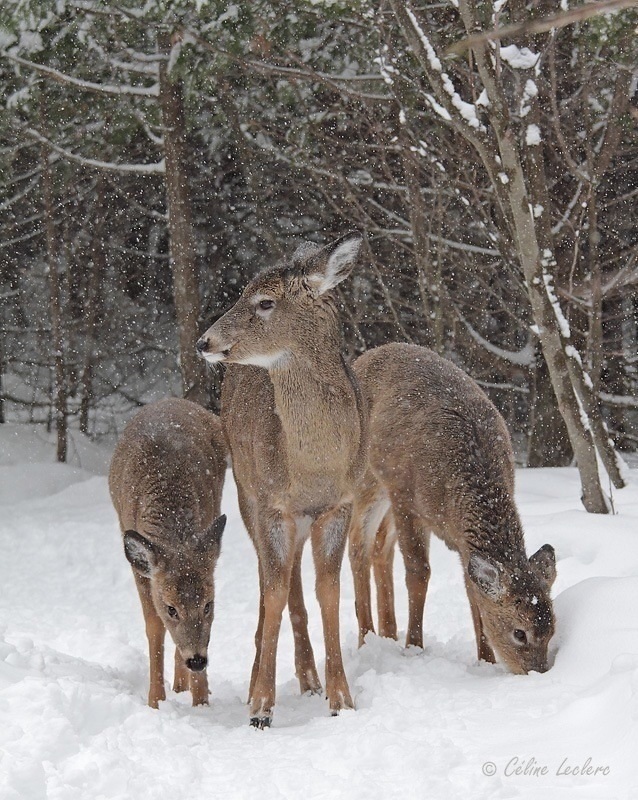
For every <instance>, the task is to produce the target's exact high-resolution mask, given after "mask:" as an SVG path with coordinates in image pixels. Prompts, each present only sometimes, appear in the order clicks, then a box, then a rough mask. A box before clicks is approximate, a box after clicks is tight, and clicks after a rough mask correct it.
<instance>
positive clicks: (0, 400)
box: [0, 309, 6, 425]
mask: <svg viewBox="0 0 638 800" xmlns="http://www.w3.org/2000/svg"><path fill="white" fill-rule="evenodd" d="M1 313H2V309H0V314H1ZM4 337H5V332H4V321H3V320H2V319H0V425H1V424H2V423H3V422H6V417H5V412H4V386H3V379H4V371H5V363H4Z"/></svg>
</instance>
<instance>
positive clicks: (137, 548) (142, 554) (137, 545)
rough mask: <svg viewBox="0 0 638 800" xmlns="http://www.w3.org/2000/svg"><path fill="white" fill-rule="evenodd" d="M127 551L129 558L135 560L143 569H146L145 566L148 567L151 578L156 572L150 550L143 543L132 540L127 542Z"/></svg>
mask: <svg viewBox="0 0 638 800" xmlns="http://www.w3.org/2000/svg"><path fill="white" fill-rule="evenodd" d="M126 550H127V552H128V554H129V556H130V557H131V558H132V559H133V561H136V562H138V563H139V565H140V567H141V568H142V569H143V568H144V566H147V567H148V575H149V576H150V575H152V574H153V572H154V571H155V567H154V564H153V557H152V555H151V553H150V551H149V550H148V548H147V547H144V545H143V544H142V542H139V541H137V540H136V539H133V538H130V539H128V540H127V542H126Z"/></svg>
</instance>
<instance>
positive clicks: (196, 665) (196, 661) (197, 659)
mask: <svg viewBox="0 0 638 800" xmlns="http://www.w3.org/2000/svg"><path fill="white" fill-rule="evenodd" d="M207 664H208V659H207V658H206V656H193V657H192V658H187V659H186V666H187V667H188V668H189V669H190V670H192V671H193V672H201V671H202V670H203V669H206V665H207Z"/></svg>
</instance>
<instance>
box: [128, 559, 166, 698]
mask: <svg viewBox="0 0 638 800" xmlns="http://www.w3.org/2000/svg"><path fill="white" fill-rule="evenodd" d="M133 574H134V575H135V583H136V585H137V592H138V594H139V596H140V602H141V603H142V613H143V614H144V623H145V625H146V638H147V639H148V660H149V677H150V681H149V690H148V704H149V706H150V707H151V708H157V707H158V705H159V702H160V700H166V690H165V688H164V636H165V634H166V629H165V628H164V623H163V622H162V620H161V619H160V616H159V614H158V613H157V611H156V610H155V606H154V605H153V598H152V597H151V585H150V582H149V580H148V578H143V577H142V576H141V575H138V574H137V573H133Z"/></svg>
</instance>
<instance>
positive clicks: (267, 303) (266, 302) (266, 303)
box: [257, 297, 275, 311]
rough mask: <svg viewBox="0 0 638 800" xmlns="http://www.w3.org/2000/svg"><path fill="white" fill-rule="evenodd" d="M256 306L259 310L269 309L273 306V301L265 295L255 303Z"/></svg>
mask: <svg viewBox="0 0 638 800" xmlns="http://www.w3.org/2000/svg"><path fill="white" fill-rule="evenodd" d="M257 306H258V308H259V310H260V311H270V309H271V308H274V307H275V301H274V300H271V299H270V298H269V297H265V298H264V299H263V300H260V301H259V302H258V303H257Z"/></svg>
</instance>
